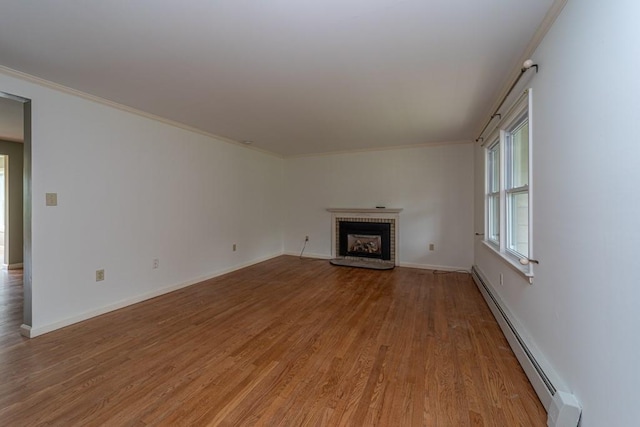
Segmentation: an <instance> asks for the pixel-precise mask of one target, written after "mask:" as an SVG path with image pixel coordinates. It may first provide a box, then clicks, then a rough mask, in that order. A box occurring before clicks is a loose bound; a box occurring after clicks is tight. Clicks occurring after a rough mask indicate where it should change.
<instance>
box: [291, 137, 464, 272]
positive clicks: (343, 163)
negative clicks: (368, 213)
mask: <svg viewBox="0 0 640 427" xmlns="http://www.w3.org/2000/svg"><path fill="white" fill-rule="evenodd" d="M284 182H285V184H284V185H285V192H286V194H287V205H286V213H285V216H286V223H285V224H286V226H285V238H284V242H285V243H284V244H285V251H287V252H290V253H299V252H300V249H301V247H302V242H303V240H304V236H305V235H308V236H309V237H310V241H309V243H308V244H307V248H306V249H305V253H307V254H309V255H314V256H324V257H329V256H330V255H331V214H330V213H329V212H327V211H326V208H329V207H332V208H373V207H375V206H378V205H382V206H386V207H388V208H403V209H404V210H403V211H402V212H401V213H400V236H399V240H400V245H399V250H400V262H401V264H402V265H410V266H415V267H439V268H464V269H468V268H469V267H470V266H471V264H472V258H473V227H472V225H473V224H472V221H473V146H472V144H470V143H469V144H452V145H438V146H432V147H422V148H411V149H397V150H388V151H369V152H361V153H349V154H335V155H325V156H312V157H300V158H292V159H287V160H286V161H285V180H284ZM429 243H434V244H435V251H433V252H430V251H429V250H428V246H429Z"/></svg>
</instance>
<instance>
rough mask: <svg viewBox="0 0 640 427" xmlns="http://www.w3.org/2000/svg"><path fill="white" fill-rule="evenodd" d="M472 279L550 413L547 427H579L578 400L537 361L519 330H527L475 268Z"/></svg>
mask: <svg viewBox="0 0 640 427" xmlns="http://www.w3.org/2000/svg"><path fill="white" fill-rule="evenodd" d="M471 276H472V277H473V280H474V281H475V283H476V286H477V287H478V289H479V290H480V293H482V296H483V297H484V299H485V301H486V302H487V305H488V306H489V308H490V309H491V312H492V313H493V316H494V317H495V318H496V320H497V322H498V324H499V325H500V328H501V329H502V332H503V333H504V335H505V337H506V338H507V341H508V342H509V345H510V346H511V349H512V350H513V352H514V353H515V355H516V357H517V358H518V361H519V362H520V365H521V366H522V369H523V370H524V372H525V374H526V375H527V377H528V378H529V381H530V382H531V385H532V386H533V388H534V390H535V391H536V393H537V394H538V397H539V398H540V401H541V402H542V404H543V405H544V407H545V409H546V410H547V413H548V419H547V425H548V426H549V427H576V426H577V425H578V423H579V420H580V415H581V408H580V405H579V403H578V401H577V399H576V397H575V396H574V395H573V394H571V393H567V392H565V391H561V390H559V389H558V388H559V387H557V386H558V384H559V383H560V381H559V379H558V378H557V376H556V375H555V373H552V370H551V369H550V368H547V367H544V365H546V363H544V362H541V358H540V357H539V356H538V357H536V353H537V351H536V350H535V349H533V348H532V346H531V345H530V344H528V343H527V340H526V339H525V338H524V337H523V336H522V335H521V333H520V332H519V330H523V329H522V327H521V326H520V325H519V324H517V322H516V321H515V319H514V317H513V316H512V315H511V314H510V313H509V311H508V309H507V307H506V305H505V304H504V303H503V302H502V300H501V299H500V297H499V296H498V295H497V293H496V292H494V291H493V287H492V286H491V284H490V283H489V282H488V280H487V279H486V278H485V277H484V275H483V274H482V273H481V271H480V270H479V269H478V267H477V266H475V265H474V266H473V267H472V268H471Z"/></svg>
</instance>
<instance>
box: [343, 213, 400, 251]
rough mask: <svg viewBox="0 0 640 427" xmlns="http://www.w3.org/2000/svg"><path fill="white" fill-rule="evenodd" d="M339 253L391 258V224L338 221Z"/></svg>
mask: <svg viewBox="0 0 640 427" xmlns="http://www.w3.org/2000/svg"><path fill="white" fill-rule="evenodd" d="M338 228H339V231H338V233H339V239H338V240H339V243H340V248H339V255H340V256H352V257H363V258H376V259H381V260H386V261H389V260H391V224H389V223H377V222H355V221H340V222H339V223H338Z"/></svg>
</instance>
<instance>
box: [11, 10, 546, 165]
mask: <svg viewBox="0 0 640 427" xmlns="http://www.w3.org/2000/svg"><path fill="white" fill-rule="evenodd" d="M2 3H3V4H2V13H1V14H0V64H1V65H4V66H6V67H9V68H12V69H15V70H19V71H22V72H25V73H28V74H31V75H34V76H37V77H41V78H44V79H47V80H50V81H52V82H56V83H59V84H62V85H65V86H69V87H72V88H74V89H78V90H81V91H84V92H87V93H89V94H92V95H96V96H99V97H103V98H106V99H108V100H111V101H115V102H118V103H121V104H124V105H127V106H130V107H133V108H136V109H140V110H143V111H146V112H149V113H152V114H155V115H158V116H161V117H164V118H168V119H172V120H175V121H178V122H181V123H184V124H186V125H190V126H193V127H195V128H198V129H201V130H203V131H206V132H210V133H213V134H216V135H220V136H223V137H226V138H230V139H234V140H237V141H243V140H252V141H254V146H256V147H258V148H262V149H265V150H268V151H272V152H276V153H279V154H282V155H284V156H295V155H301V154H310V153H322V152H334V151H349V150H359V149H367V148H382V147H393V146H407V145H414V144H425V143H431V142H449V141H461V140H471V139H473V138H474V137H475V136H476V135H474V133H475V132H477V131H478V129H479V127H481V126H482V124H483V121H484V120H486V119H487V117H488V115H489V114H490V113H491V112H490V111H489V109H490V108H491V107H492V105H493V103H494V102H495V100H496V97H497V96H498V93H499V92H500V90H501V89H503V88H504V85H505V84H506V83H507V80H508V78H509V76H510V75H511V73H512V72H513V70H514V67H515V66H516V64H517V61H518V60H519V58H520V57H521V55H522V54H523V52H524V51H525V48H526V47H527V44H528V43H529V41H530V40H531V38H532V37H533V35H534V33H535V31H536V29H537V28H538V26H539V25H540V23H541V22H542V20H543V18H544V16H545V14H546V12H547V10H549V8H550V7H551V5H552V3H553V0H314V1H312V0H270V1H265V0H217V1H213V0H209V1H206V0H189V1H180V2H179V1H175V0H136V1H98V0H91V1H87V0H57V1H51V2H35V1H17V0H14V1H4V2H2ZM0 90H2V88H0ZM17 95H20V94H17Z"/></svg>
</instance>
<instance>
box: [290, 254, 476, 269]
mask: <svg viewBox="0 0 640 427" xmlns="http://www.w3.org/2000/svg"><path fill="white" fill-rule="evenodd" d="M284 254H285V255H291V256H297V257H299V256H300V252H292V251H285V252H284ZM302 258H316V259H331V258H333V257H332V256H331V255H325V254H315V253H307V252H305V253H303V254H302ZM399 267H407V268H418V269H421V270H439V271H466V272H469V268H468V267H451V266H446V265H430V264H413V263H409V262H401V263H400V265H399Z"/></svg>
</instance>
